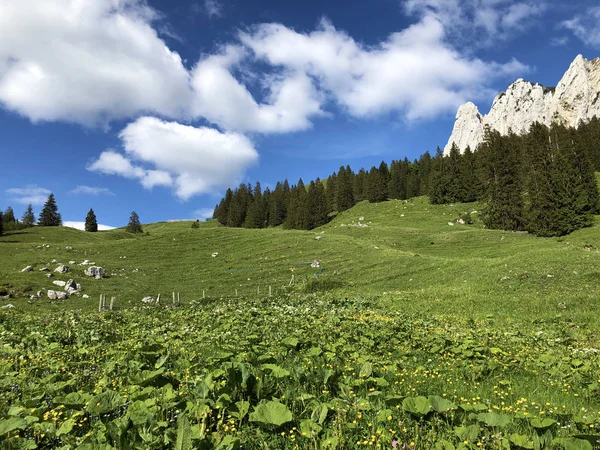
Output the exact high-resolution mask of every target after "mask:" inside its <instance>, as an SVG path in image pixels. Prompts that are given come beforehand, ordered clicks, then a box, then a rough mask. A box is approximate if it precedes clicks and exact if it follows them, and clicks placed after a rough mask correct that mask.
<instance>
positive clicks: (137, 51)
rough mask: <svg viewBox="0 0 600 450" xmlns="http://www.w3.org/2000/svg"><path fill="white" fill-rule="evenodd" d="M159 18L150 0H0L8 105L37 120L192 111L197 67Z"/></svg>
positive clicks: (0, 71)
mask: <svg viewBox="0 0 600 450" xmlns="http://www.w3.org/2000/svg"><path fill="white" fill-rule="evenodd" d="M159 17H160V16H159V15H158V14H157V13H156V12H155V11H154V10H153V9H151V8H150V7H149V6H147V4H146V2H145V1H142V0H85V1H84V0H56V1H39V2H35V3H32V2H28V1H3V2H0V104H2V105H4V107H5V108H7V109H10V110H12V111H15V112H17V113H19V114H21V115H23V116H25V117H27V118H29V119H30V120H31V121H33V122H38V121H68V122H76V123H81V124H85V125H105V124H106V123H108V122H110V121H111V120H113V119H120V118H127V117H132V116H135V115H137V114H139V113H141V112H155V113H159V114H164V115H167V116H170V117H179V116H182V115H185V114H186V112H187V110H188V106H189V105H188V103H189V98H190V95H191V92H190V88H189V73H188V72H187V70H186V69H185V68H184V66H183V64H182V61H181V58H180V57H179V55H178V54H177V53H175V52H173V51H171V50H170V49H169V48H168V47H167V46H166V45H165V43H164V42H163V41H162V40H161V39H160V38H159V37H158V35H157V32H156V30H155V29H154V28H153V22H155V21H156V20H158V19H159Z"/></svg>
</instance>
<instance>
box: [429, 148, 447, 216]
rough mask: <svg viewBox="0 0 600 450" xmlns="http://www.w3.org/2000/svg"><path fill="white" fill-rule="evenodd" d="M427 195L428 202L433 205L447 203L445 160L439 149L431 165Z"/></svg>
mask: <svg viewBox="0 0 600 450" xmlns="http://www.w3.org/2000/svg"><path fill="white" fill-rule="evenodd" d="M428 195H429V202H430V203H431V204H433V205H440V204H442V203H446V202H447V198H448V177H447V174H446V158H445V157H444V154H443V152H442V150H441V149H440V148H439V147H438V149H437V154H436V156H435V158H434V159H433V160H432V163H431V175H430V177H429V192H428Z"/></svg>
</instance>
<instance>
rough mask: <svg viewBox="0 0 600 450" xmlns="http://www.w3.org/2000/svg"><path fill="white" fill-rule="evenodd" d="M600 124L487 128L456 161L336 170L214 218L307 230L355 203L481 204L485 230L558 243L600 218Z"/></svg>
mask: <svg viewBox="0 0 600 450" xmlns="http://www.w3.org/2000/svg"><path fill="white" fill-rule="evenodd" d="M594 171H600V119H598V118H593V119H592V120H591V121H590V122H589V123H587V124H583V123H582V124H581V125H580V126H579V127H578V128H577V130H575V129H571V128H566V127H563V126H560V125H552V127H550V128H548V127H546V126H544V125H541V124H539V123H535V124H533V125H532V126H531V128H530V130H529V133H527V134H526V135H523V136H517V135H515V134H509V135H508V136H502V135H500V133H498V132H497V131H490V130H486V135H485V141H484V142H483V143H482V144H481V145H480V146H479V147H478V148H477V149H476V151H471V149H469V148H467V149H466V150H465V152H464V153H463V154H460V152H459V150H458V148H456V147H455V146H453V148H452V149H451V151H450V154H449V155H448V156H446V157H445V156H443V154H442V152H441V150H440V149H439V148H438V149H437V151H436V154H435V155H434V156H431V155H430V153H429V152H426V153H425V154H423V155H422V156H421V157H420V158H419V159H418V160H414V161H409V160H408V159H406V158H405V159H404V160H397V161H392V162H391V163H390V164H389V166H388V164H386V163H385V162H383V161H382V162H381V164H380V165H379V166H378V167H375V166H373V167H371V169H370V170H368V171H367V170H365V169H360V170H359V171H358V172H354V171H353V170H352V169H351V168H350V166H345V167H343V166H342V167H340V169H339V170H338V172H337V173H333V174H331V175H330V176H329V177H327V178H326V179H325V180H321V179H319V178H317V179H316V180H314V181H311V182H310V183H305V182H304V181H303V180H302V179H300V180H298V182H297V183H296V184H293V185H290V183H289V182H288V180H284V181H282V182H278V183H277V185H276V186H275V189H274V190H273V191H271V190H270V189H268V188H267V189H265V190H263V189H262V187H261V185H260V183H256V185H255V186H254V187H252V186H251V185H246V184H241V185H240V186H239V187H238V188H237V189H235V190H231V189H228V190H227V192H226V194H225V197H224V198H223V199H221V201H220V203H219V204H218V205H217V206H216V207H215V210H214V215H213V218H214V219H216V220H218V221H219V222H220V223H221V224H223V225H225V226H229V227H246V228H265V227H275V226H279V225H283V226H284V227H285V228H289V229H301V230H310V229H313V228H315V227H318V226H321V225H324V224H325V223H327V222H328V221H329V220H330V219H331V218H332V217H334V216H335V214H336V213H339V212H342V211H345V210H347V209H349V208H351V207H352V206H354V205H355V204H356V203H358V202H361V201H364V200H368V201H369V202H371V203H376V202H383V201H386V200H388V199H399V200H406V199H410V198H412V197H417V196H420V195H427V196H428V197H429V200H430V202H431V203H433V204H445V203H455V202H465V203H466V202H473V201H480V202H482V203H483V204H484V208H483V210H482V219H483V222H484V224H485V226H486V227H488V228H494V229H502V230H511V231H528V232H530V233H532V234H536V235H538V236H561V235H565V234H568V233H570V232H572V231H574V230H577V229H580V228H583V227H586V226H589V225H591V223H592V221H593V215H594V214H597V213H598V212H599V211H600V210H599V194H598V188H597V184H596V180H595V176H594Z"/></svg>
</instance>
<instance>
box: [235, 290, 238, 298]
mask: <svg viewBox="0 0 600 450" xmlns="http://www.w3.org/2000/svg"><path fill="white" fill-rule="evenodd" d="M235 296H236V297H237V296H238V293H237V289H236V290H235Z"/></svg>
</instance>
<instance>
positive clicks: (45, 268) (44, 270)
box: [40, 267, 50, 272]
mask: <svg viewBox="0 0 600 450" xmlns="http://www.w3.org/2000/svg"><path fill="white" fill-rule="evenodd" d="M49 271H50V269H48V268H47V267H42V268H41V269H40V272H49Z"/></svg>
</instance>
